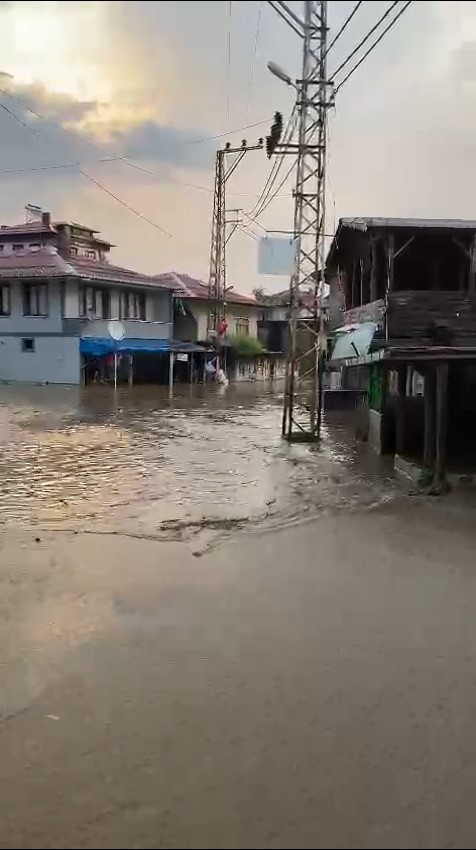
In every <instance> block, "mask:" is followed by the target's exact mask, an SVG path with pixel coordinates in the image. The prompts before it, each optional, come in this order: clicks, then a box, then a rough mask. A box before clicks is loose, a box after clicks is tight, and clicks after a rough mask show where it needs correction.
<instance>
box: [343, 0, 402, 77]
mask: <svg viewBox="0 0 476 850" xmlns="http://www.w3.org/2000/svg"><path fill="white" fill-rule="evenodd" d="M399 2H400V0H394V2H393V3H391V4H390V6H389V8H388V9H387V11H386V12H384V14H383V15H382V17H381V18H380V19H379V20H378V21H377V23H376V24H374V26H373V27H372V29H370V30H369V31H368V33H367V35H366V36H364V38H363V39H362V40H361V41H359V43H358V45H357V46H356V47H354V49H353V50H352V51H351V53H349V55H348V56H347V58H346V59H344V61H343V62H341V64H340V65H339V67H338V68H337V69H336V70H335V71H334V72H333V73H332V74H331V75H330V79H331V80H333V79H334V78H335V77H336V76H337V74H338V73H339V72H340V71H342V69H343V68H345V66H346V65H347V64H348V63H349V62H350V60H351V59H352V58H353V57H354V56H355V54H356V53H358V52H359V50H360V48H361V47H363V46H364V44H365V42H366V41H368V40H369V38H370V37H371V36H372V35H373V34H374V32H375V30H377V29H378V28H379V26H380V25H381V24H382V23H383V22H384V20H385V19H386V18H388V16H389V15H390V13H391V12H392V11H393V10H394V8H395V6H397V5H398V3H399Z"/></svg>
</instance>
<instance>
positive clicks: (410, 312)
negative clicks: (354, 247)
mask: <svg viewBox="0 0 476 850" xmlns="http://www.w3.org/2000/svg"><path fill="white" fill-rule="evenodd" d="M386 321H387V327H388V338H389V340H397V339H402V340H408V339H411V340H415V341H418V342H420V343H421V344H427V343H429V344H431V343H433V344H435V343H436V344H437V343H440V344H441V345H454V346H464V345H474V344H475V343H476V295H473V294H470V293H468V292H462V291H458V290H421V291H420V290H403V291H401V292H398V291H397V292H392V293H390V294H389V296H388V299H387V310H386Z"/></svg>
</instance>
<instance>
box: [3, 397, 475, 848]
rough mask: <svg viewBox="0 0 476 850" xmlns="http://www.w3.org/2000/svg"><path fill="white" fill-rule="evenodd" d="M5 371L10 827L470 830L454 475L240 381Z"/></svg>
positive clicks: (369, 832)
mask: <svg viewBox="0 0 476 850" xmlns="http://www.w3.org/2000/svg"><path fill="white" fill-rule="evenodd" d="M0 389H1V397H0V442H1V447H2V451H1V456H0V457H1V461H0V462H1V470H0V476H1V487H0V548H1V554H2V557H1V561H0V626H1V630H2V642H1V646H0V671H1V680H0V747H1V752H2V759H1V760H0V787H1V789H2V794H1V798H0V822H1V830H0V847H2V848H3V847H4V848H7V847H15V848H37V847H42V848H60V847H66V848H119V847H127V848H136V847H137V848H157V847H164V848H179V847H185V848H205V847H208V848H210V847H211V848H237V850H238V848H240V849H241V848H256V847H257V848H294V847H298V846H300V847H305V848H316V847H318V848H320V847H322V848H324V847H332V848H342V847H352V848H377V847H384V848H403V847H404V848H410V847H411V848H413V847H419V848H446V847H459V848H470V847H473V846H474V843H475V840H476V825H475V819H474V812H473V809H474V804H473V797H474V787H475V784H476V735H475V733H474V706H475V705H476V627H475V623H476V569H475V559H474V552H475V544H476V530H475V528H474V525H475V524H474V516H475V501H474V497H473V496H472V494H471V493H470V492H469V491H468V492H467V493H464V492H463V493H453V494H450V495H449V496H448V497H445V498H442V499H438V498H436V499H435V498H431V497H425V496H422V495H420V494H417V493H415V492H414V491H412V490H411V489H410V488H409V486H408V485H407V484H405V483H402V482H401V481H399V480H397V479H395V478H394V477H393V474H392V472H391V470H390V468H389V466H388V465H387V464H386V463H384V462H382V461H381V460H379V459H378V458H377V457H376V456H374V455H373V454H372V453H371V452H370V451H368V450H366V448H365V447H360V448H357V447H356V445H355V443H354V439H353V427H352V423H351V422H349V420H348V419H347V420H346V419H341V420H340V421H339V419H338V418H330V419H329V420H327V421H326V424H325V431H324V440H323V442H322V445H321V446H320V447H309V446H303V445H295V446H288V445H287V444H286V443H284V442H283V441H282V440H281V437H280V415H281V399H280V397H279V393H273V392H268V391H262V390H258V389H257V388H255V387H252V386H236V387H233V388H231V389H230V390H229V391H228V392H226V393H223V394H220V393H218V392H216V391H215V390H213V389H205V388H203V387H194V388H193V390H192V392H190V390H189V388H188V387H187V388H183V391H180V390H179V391H177V392H176V393H175V395H174V397H173V399H169V398H168V396H167V395H163V394H162V391H161V390H160V389H158V388H155V389H148V390H140V389H137V390H135V391H133V392H132V393H128V392H126V391H124V392H119V393H118V394H117V396H114V394H113V393H112V392H111V391H110V390H103V389H101V388H96V387H94V388H91V390H90V391H88V392H87V393H86V392H82V393H81V392H79V391H76V390H73V389H65V388H54V387H43V388H40V387H37V388H28V389H27V388H20V387H16V388H14V387H2V388H0ZM197 556H200V557H197Z"/></svg>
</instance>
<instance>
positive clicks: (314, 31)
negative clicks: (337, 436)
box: [282, 0, 330, 441]
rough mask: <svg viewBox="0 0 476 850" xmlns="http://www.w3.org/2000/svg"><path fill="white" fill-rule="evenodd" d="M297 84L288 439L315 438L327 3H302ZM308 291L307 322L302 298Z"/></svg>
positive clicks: (318, 394) (319, 361)
mask: <svg viewBox="0 0 476 850" xmlns="http://www.w3.org/2000/svg"><path fill="white" fill-rule="evenodd" d="M304 7H305V8H304V20H303V21H302V32H303V63H302V79H301V80H299V81H298V108H299V137H298V147H297V156H298V160H297V169H296V184H295V192H294V198H295V207H294V239H295V244H296V265H295V270H294V273H293V275H292V277H291V282H290V293H289V295H290V297H289V302H290V303H289V321H288V352H287V364H286V387H285V394H284V409H283V422H282V433H283V436H285V437H286V438H287V439H288V440H290V441H292V440H304V441H313V440H316V439H318V438H319V435H320V414H321V397H322V369H321V365H322V359H323V356H322V353H321V350H320V348H321V346H320V339H321V333H320V330H321V322H322V319H321V316H320V297H321V293H322V284H323V280H324V263H325V183H326V140H327V112H328V108H329V105H330V101H329V94H330V91H329V85H328V82H327V77H326V49H327V48H326V45H327V2H325V1H324V0H320V2H309V0H307V2H305V4H304ZM309 290H311V291H312V295H313V297H312V302H313V303H312V309H311V312H310V314H309V317H308V316H306V315H303V312H304V313H305V310H304V311H303V302H302V294H303V292H304V291H305V292H306V293H307V292H308V291H309Z"/></svg>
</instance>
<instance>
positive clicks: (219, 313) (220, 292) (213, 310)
mask: <svg viewBox="0 0 476 850" xmlns="http://www.w3.org/2000/svg"><path fill="white" fill-rule="evenodd" d="M262 149H263V140H262V139H260V140H259V142H258V144H256V145H248V143H247V142H246V139H243V141H242V143H241V145H240V147H231V145H230V144H229V143H228V144H226V145H225V147H224V148H222V149H221V150H218V151H217V153H216V161H215V190H214V195H213V213H212V233H211V241H210V270H209V276H208V320H207V338H208V337H209V336H210V331H214V332H218V330H219V327H220V325H221V323H222V321H223V320H224V319H225V313H226V292H227V286H226V244H227V242H228V239H229V236H230V235H231V234H229V235H228V238H227V235H226V227H227V224H230V223H231V224H232V225H235V222H234V221H231V222H228V221H227V218H226V198H225V187H226V184H227V181H228V180H229V179H230V177H231V176H232V174H233V173H234V172H235V170H236V169H237V168H238V166H239V164H240V162H241V161H242V159H243V157H244V156H245V155H246V154H247V153H248V151H256V150H262ZM227 156H232V157H233V161H232V162H231V163H230V164H228V163H227ZM235 212H236V213H238V211H237V210H235ZM238 223H239V222H238V221H237V222H236V224H238ZM235 229H236V228H235Z"/></svg>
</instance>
